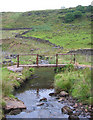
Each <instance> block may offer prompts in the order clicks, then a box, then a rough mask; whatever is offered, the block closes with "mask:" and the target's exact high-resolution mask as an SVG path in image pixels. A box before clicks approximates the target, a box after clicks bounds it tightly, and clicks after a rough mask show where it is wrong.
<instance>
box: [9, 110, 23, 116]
mask: <svg viewBox="0 0 93 120" xmlns="http://www.w3.org/2000/svg"><path fill="white" fill-rule="evenodd" d="M20 112H21V110H20V109H16V110H11V111H10V112H9V115H17V114H19V113H20Z"/></svg>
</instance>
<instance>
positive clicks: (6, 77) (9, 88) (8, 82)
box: [2, 68, 33, 97]
mask: <svg viewBox="0 0 93 120" xmlns="http://www.w3.org/2000/svg"><path fill="white" fill-rule="evenodd" d="M32 71H33V69H32ZM31 74H32V73H31V72H30V71H29V69H24V70H23V71H22V75H21V76H19V73H17V72H16V73H15V72H12V71H9V70H8V69H7V68H2V96H3V97H5V96H9V97H10V96H12V95H11V94H13V93H12V92H13V90H14V87H19V86H20V85H21V83H22V82H23V81H24V80H25V79H26V78H28V77H29V76H30V75H31ZM17 78H20V80H17Z"/></svg>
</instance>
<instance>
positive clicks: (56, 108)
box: [6, 68, 68, 119]
mask: <svg viewBox="0 0 93 120" xmlns="http://www.w3.org/2000/svg"><path fill="white" fill-rule="evenodd" d="M54 74H55V73H54V69H53V68H36V69H35V77H34V78H33V79H32V78H31V79H29V80H28V81H27V82H26V83H25V84H24V85H23V86H22V88H20V89H19V90H17V91H16V93H15V96H16V97H17V98H18V99H19V100H21V101H23V102H24V104H25V105H26V107H27V109H26V110H24V111H22V112H21V113H20V114H17V115H7V116H6V117H7V118H8V119H9V118H68V115H65V114H62V113H61V108H62V107H63V106H64V105H62V104H61V103H58V101H57V100H56V98H55V97H51V96H49V93H51V92H54V89H53V82H54ZM43 97H45V98H47V101H46V102H44V105H42V106H37V104H39V103H41V102H39V100H40V99H41V98H43Z"/></svg>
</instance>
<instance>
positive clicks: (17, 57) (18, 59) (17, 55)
mask: <svg viewBox="0 0 93 120" xmlns="http://www.w3.org/2000/svg"><path fill="white" fill-rule="evenodd" d="M18 67H19V55H17V68H18Z"/></svg>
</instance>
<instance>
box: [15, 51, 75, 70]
mask: <svg viewBox="0 0 93 120" xmlns="http://www.w3.org/2000/svg"><path fill="white" fill-rule="evenodd" d="M24 55H25V56H26V55H35V56H37V57H36V64H37V66H38V59H39V56H40V55H39V54H18V55H17V68H18V67H19V56H24ZM58 55H74V59H73V61H74V64H75V62H76V57H75V56H76V54H68V53H67V54H61V53H59V54H56V67H57V66H58ZM53 56H54V55H53Z"/></svg>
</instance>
